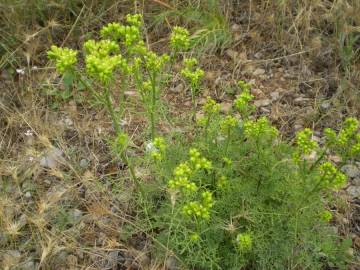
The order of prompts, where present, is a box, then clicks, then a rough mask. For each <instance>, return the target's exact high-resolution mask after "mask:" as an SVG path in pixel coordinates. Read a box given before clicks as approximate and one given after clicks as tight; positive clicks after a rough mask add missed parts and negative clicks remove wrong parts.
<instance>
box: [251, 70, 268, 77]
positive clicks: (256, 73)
mask: <svg viewBox="0 0 360 270" xmlns="http://www.w3.org/2000/svg"><path fill="white" fill-rule="evenodd" d="M263 74H265V69H263V68H257V69H255V71H254V72H253V75H254V76H259V75H263Z"/></svg>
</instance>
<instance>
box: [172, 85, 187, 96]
mask: <svg viewBox="0 0 360 270" xmlns="http://www.w3.org/2000/svg"><path fill="white" fill-rule="evenodd" d="M170 91H171V92H173V93H177V94H179V93H182V92H184V85H183V84H182V83H179V84H178V85H177V86H175V87H172V88H170Z"/></svg>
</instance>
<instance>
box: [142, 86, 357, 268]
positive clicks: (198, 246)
mask: <svg viewBox="0 0 360 270" xmlns="http://www.w3.org/2000/svg"><path fill="white" fill-rule="evenodd" d="M239 84H240V87H241V88H242V90H243V92H242V94H241V95H240V96H239V97H238V99H236V100H235V102H234V104H233V105H234V108H235V109H236V111H238V112H240V116H239V115H236V114H232V113H230V114H228V115H221V114H220V112H219V109H220V108H219V104H217V103H216V102H215V101H214V100H213V99H211V98H209V99H208V100H207V102H206V103H205V104H204V106H203V111H204V116H203V117H202V118H199V119H197V126H196V130H195V132H194V137H192V138H191V139H189V138H187V137H181V136H180V135H179V136H176V140H174V141H173V143H172V144H167V146H166V148H163V149H165V150H164V151H162V154H161V157H162V158H161V159H157V158H156V159H155V160H154V161H150V162H149V164H150V167H151V170H152V174H153V181H151V182H150V183H148V184H146V185H144V189H146V190H148V193H147V194H148V196H147V205H148V206H149V207H148V208H147V209H148V212H147V213H146V215H140V216H139V223H138V224H146V225H144V227H143V229H144V230H145V231H151V232H153V234H152V236H151V237H154V238H155V239H156V241H154V247H153V250H152V252H153V254H154V255H155V256H156V257H157V258H161V257H163V258H164V260H166V258H167V257H169V256H175V257H176V258H177V259H178V263H179V264H181V265H182V266H179V267H183V268H185V269H307V268H309V265H311V269H315V270H316V269H318V270H321V269H325V268H326V267H337V268H338V269H346V264H347V262H348V261H349V259H350V258H349V257H348V255H347V252H346V250H347V248H348V247H349V241H348V240H346V239H345V240H342V239H341V238H340V237H339V236H338V235H336V233H334V231H333V230H332V228H331V226H330V225H329V222H330V221H331V220H332V217H333V214H332V213H331V212H329V211H328V210H327V209H329V207H330V206H331V205H332V204H333V201H334V198H335V196H336V191H338V190H339V189H341V188H342V187H344V186H345V185H346V182H347V179H346V176H345V175H344V174H343V173H342V172H341V171H340V170H339V168H338V167H337V166H336V164H334V163H332V162H331V161H330V160H329V159H328V155H330V154H331V153H332V152H333V151H337V152H339V151H340V152H341V153H345V154H344V155H343V162H347V161H348V160H349V159H348V158H349V157H350V158H351V157H353V155H352V154H351V155H350V153H354V149H355V150H356V147H355V148H354V145H356V142H357V141H356V140H357V138H358V135H359V133H358V127H357V122H356V121H354V119H351V118H349V119H347V120H345V123H344V127H343V129H341V130H340V131H339V132H338V133H336V132H335V131H329V130H327V131H326V133H327V137H329V139H328V143H327V144H326V145H319V144H318V143H316V142H315V141H314V140H313V139H312V131H311V130H310V129H304V130H303V131H300V132H299V133H298V134H297V136H296V141H295V144H292V143H290V142H287V141H284V140H282V139H281V138H280V137H279V132H278V130H277V129H276V128H275V127H273V126H272V125H271V123H270V122H269V121H268V119H266V118H265V117H261V118H258V119H255V118H253V117H250V112H251V111H252V110H253V108H252V105H251V103H250V102H251V100H252V96H251V95H250V86H249V85H248V84H246V83H239ZM236 111H234V112H236ZM168 140H169V139H168ZM343 141H345V142H347V143H342V142H343ZM348 142H352V144H350V143H348ZM355 152H356V151H355ZM149 226H150V227H149ZM164 247H166V249H165V250H167V252H166V253H164ZM309 269H310V268H309Z"/></svg>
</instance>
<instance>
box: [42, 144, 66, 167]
mask: <svg viewBox="0 0 360 270" xmlns="http://www.w3.org/2000/svg"><path fill="white" fill-rule="evenodd" d="M63 154H64V153H63V152H62V151H61V150H60V149H59V148H56V147H53V148H52V149H50V150H49V151H47V152H46V153H45V154H44V156H43V157H42V158H41V159H40V165H41V166H42V167H45V168H50V169H54V168H56V167H57V166H58V165H59V163H60V162H61V161H62V159H63V158H62V156H63Z"/></svg>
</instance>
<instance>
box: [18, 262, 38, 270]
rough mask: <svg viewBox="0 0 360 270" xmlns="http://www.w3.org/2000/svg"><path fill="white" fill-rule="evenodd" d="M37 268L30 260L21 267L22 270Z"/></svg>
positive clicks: (34, 269)
mask: <svg viewBox="0 0 360 270" xmlns="http://www.w3.org/2000/svg"><path fill="white" fill-rule="evenodd" d="M37 268H38V265H37V264H36V263H35V262H34V261H32V260H29V261H27V262H25V263H23V264H22V265H21V269H22V270H36V269H37Z"/></svg>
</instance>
